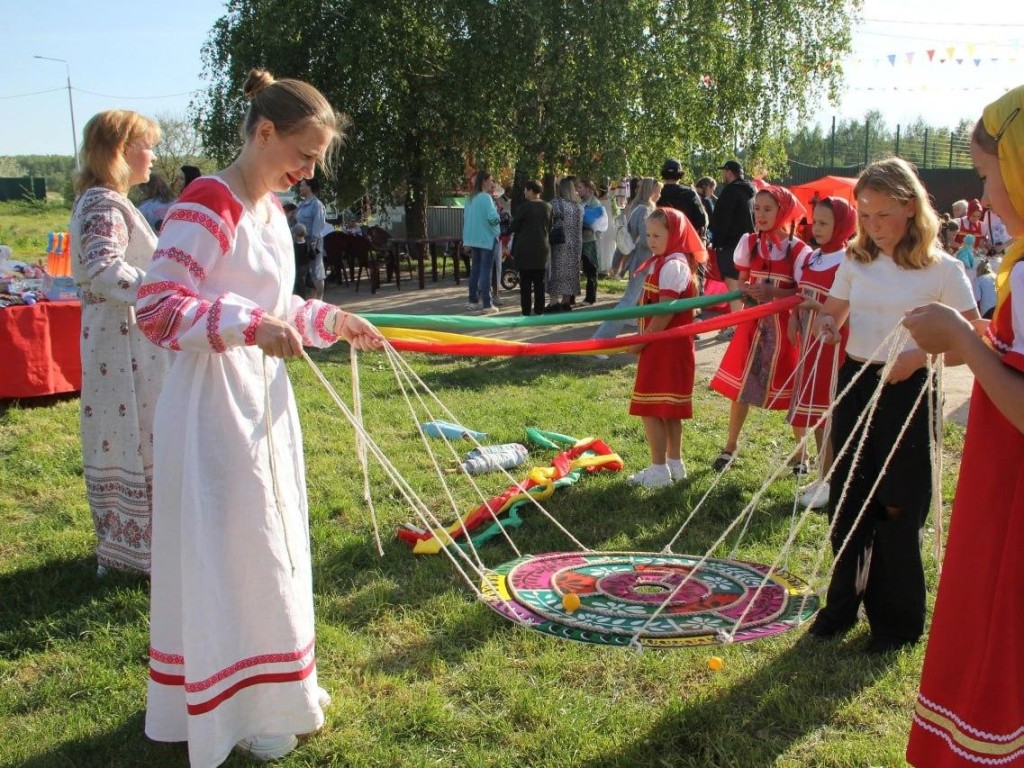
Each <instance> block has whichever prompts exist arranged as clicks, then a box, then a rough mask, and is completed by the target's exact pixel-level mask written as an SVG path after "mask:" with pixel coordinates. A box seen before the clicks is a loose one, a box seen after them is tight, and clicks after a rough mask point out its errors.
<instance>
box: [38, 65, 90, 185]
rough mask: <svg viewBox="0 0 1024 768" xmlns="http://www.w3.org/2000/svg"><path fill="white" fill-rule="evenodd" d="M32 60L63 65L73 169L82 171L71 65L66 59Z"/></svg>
mask: <svg viewBox="0 0 1024 768" xmlns="http://www.w3.org/2000/svg"><path fill="white" fill-rule="evenodd" d="M32 58H33V59H42V60H43V61H57V62H60V63H61V64H63V65H64V69H65V70H66V71H67V73H68V108H69V109H70V110H71V144H72V146H74V148H75V169H76V170H79V171H80V170H82V162H81V160H80V159H79V157H78V131H77V130H76V129H75V102H74V101H72V99H71V65H70V64H68V61H67V59H55V58H53V57H51V56H33V57H32Z"/></svg>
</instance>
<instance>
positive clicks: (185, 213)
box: [164, 208, 231, 255]
mask: <svg viewBox="0 0 1024 768" xmlns="http://www.w3.org/2000/svg"><path fill="white" fill-rule="evenodd" d="M167 221H187V222H189V223H191V224H198V225H199V226H201V227H202V228H203V229H205V230H206V231H207V232H209V233H210V234H211V235H213V236H214V237H215V238H217V243H218V244H219V245H220V252H221V254H222V255H223V254H225V253H227V252H228V249H230V248H231V242H230V240H228V236H227V234H226V233H225V232H224V230H223V229H221V227H220V225H219V224H218V223H217V222H216V221H214V220H213V217H212V216H210V215H209V214H206V213H203V212H202V211H193V210H190V209H188V208H173V209H172V210H171V212H170V214H169V215H168V216H167V219H166V220H165V222H164V223H165V224H166V222H167Z"/></svg>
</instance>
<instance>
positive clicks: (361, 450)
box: [348, 346, 384, 557]
mask: <svg viewBox="0 0 1024 768" xmlns="http://www.w3.org/2000/svg"><path fill="white" fill-rule="evenodd" d="M348 351H349V362H350V363H351V367H352V410H353V412H354V414H355V417H356V420H357V421H358V422H359V426H360V427H362V426H363V396H362V388H361V386H360V384H359V357H358V352H357V351H356V348H355V347H353V346H350V347H349V348H348ZM356 456H357V457H358V458H359V468H360V469H361V470H362V473H363V501H365V502H366V505H367V506H368V507H369V508H370V520H372V521H373V541H374V543H375V544H376V545H377V554H378V555H379V556H380V557H384V545H383V544H382V543H381V540H380V526H379V525H378V524H377V510H376V508H374V506H373V494H371V493H370V462H369V461H368V460H367V457H366V442H365V441H364V440H363V437H362V435H361V434H360V433H359V431H358V430H357V431H356Z"/></svg>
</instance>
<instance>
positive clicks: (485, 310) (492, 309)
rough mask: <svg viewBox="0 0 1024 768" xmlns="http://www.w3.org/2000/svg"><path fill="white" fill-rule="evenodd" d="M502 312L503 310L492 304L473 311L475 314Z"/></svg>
mask: <svg viewBox="0 0 1024 768" xmlns="http://www.w3.org/2000/svg"><path fill="white" fill-rule="evenodd" d="M500 312H501V310H500V309H498V308H497V307H494V306H491V307H483V308H482V309H478V310H476V311H475V312H473V313H472V314H474V315H497V314H498V313H500Z"/></svg>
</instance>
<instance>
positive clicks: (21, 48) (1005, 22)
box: [0, 0, 1024, 155]
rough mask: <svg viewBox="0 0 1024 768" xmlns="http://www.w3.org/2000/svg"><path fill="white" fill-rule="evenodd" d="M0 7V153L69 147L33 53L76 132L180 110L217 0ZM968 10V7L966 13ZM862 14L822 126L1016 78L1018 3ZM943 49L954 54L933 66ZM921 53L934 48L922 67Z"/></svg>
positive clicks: (941, 3)
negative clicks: (101, 120) (107, 116)
mask: <svg viewBox="0 0 1024 768" xmlns="http://www.w3.org/2000/svg"><path fill="white" fill-rule="evenodd" d="M609 1H613V0H609ZM3 6H4V7H3V11H2V13H3V29H4V32H5V34H4V40H3V44H2V45H0V72H3V73H4V77H3V78H2V80H0V155H19V154H53V153H56V154H71V151H72V149H71V147H72V142H71V125H70V116H69V108H68V98H67V96H68V94H67V90H66V88H65V86H66V74H65V68H64V65H63V64H60V63H56V62H51V61H39V60H37V59H34V58H33V55H41V56H51V57H54V58H60V59H67V60H68V61H69V62H70V69H71V84H72V86H73V88H74V89H75V90H73V92H72V93H73V98H74V105H75V120H76V126H77V129H78V132H79V135H81V130H82V126H83V125H84V124H85V121H86V120H88V118H89V117H91V116H92V115H94V114H95V113H96V112H99V111H101V110H104V109H110V108H113V107H125V108H129V109H135V110H138V111H140V112H144V113H146V114H148V115H152V116H158V115H161V114H170V115H183V114H184V113H185V111H186V109H187V107H188V102H189V98H190V96H189V92H191V91H194V90H196V89H199V88H202V87H203V82H202V81H201V80H200V72H201V69H202V64H201V60H200V49H201V47H202V45H203V43H204V42H205V41H206V39H207V37H208V35H209V30H210V28H211V27H212V26H213V23H214V22H215V21H216V20H217V19H218V18H219V17H220V16H221V15H222V14H223V8H224V4H223V2H221V1H220V0H158V1H157V2H153V1H152V0H150V1H149V2H146V0H135V2H129V1H128V0H23V1H22V2H4V3H3ZM972 7H973V8H976V9H977V11H978V13H977V14H975V15H974V16H973V17H972V18H971V19H970V20H969V21H968V20H965V18H964V16H965V12H967V11H968V10H969V9H971V8H972ZM862 15H863V17H864V21H863V22H862V23H861V24H860V25H858V29H857V31H856V33H855V37H854V51H853V53H852V55H851V56H850V57H849V58H848V60H847V61H845V62H844V67H845V69H846V72H847V85H848V89H847V90H846V92H845V93H844V95H843V96H842V98H841V100H840V102H839V104H836V105H830V104H825V105H822V106H821V107H820V108H819V109H818V110H817V114H818V115H819V119H820V120H821V122H822V123H823V124H828V123H829V122H830V121H831V118H832V115H837V116H838V117H839V118H844V117H845V118H860V117H862V116H863V115H864V113H865V111H867V110H868V109H873V108H874V109H879V110H881V111H882V112H883V114H885V115H886V118H887V122H889V123H890V125H895V124H896V123H899V122H904V123H905V122H909V121H910V120H912V119H914V118H915V117H917V116H918V115H921V116H923V117H924V118H925V119H926V120H928V121H929V122H931V123H933V124H945V125H954V124H955V123H956V122H957V121H958V120H959V119H960V118H962V117H968V118H971V119H973V118H975V117H977V116H978V115H979V114H980V112H981V109H982V107H983V106H984V105H985V104H986V103H988V102H989V101H991V100H992V99H994V98H996V97H997V96H999V94H1001V93H1002V92H1003V91H1005V90H1006V89H1007V88H1010V87H1013V86H1016V85H1019V84H1021V83H1024V47H1021V44H1022V41H1024V2H1020V1H1019V0H987V2H985V3H978V4H976V5H975V6H972V5H971V4H970V3H965V2H964V1H963V0H956V2H954V1H953V0H899V2H892V0H865V3H864V10H863V14H862ZM901 21H905V22H909V23H900V22H901ZM949 47H953V48H954V56H953V57H952V58H953V60H952V61H949V62H947V63H946V64H941V63H939V59H940V58H943V57H945V56H946V49H947V48H949ZM928 50H933V51H935V53H934V54H933V60H932V61H930V62H929V61H928V57H927V51H928ZM908 54H911V56H909V57H908ZM890 55H891V56H894V57H895V63H894V64H890V63H889V61H888V57H889V56H890ZM956 58H960V59H963V63H961V64H956V63H955V59H956ZM974 59H979V60H980V63H977V64H975V63H974ZM38 91H48V92H45V93H36V92H38ZM23 94H33V95H23ZM94 94H106V96H98V95H94ZM11 97H15V98H11Z"/></svg>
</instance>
